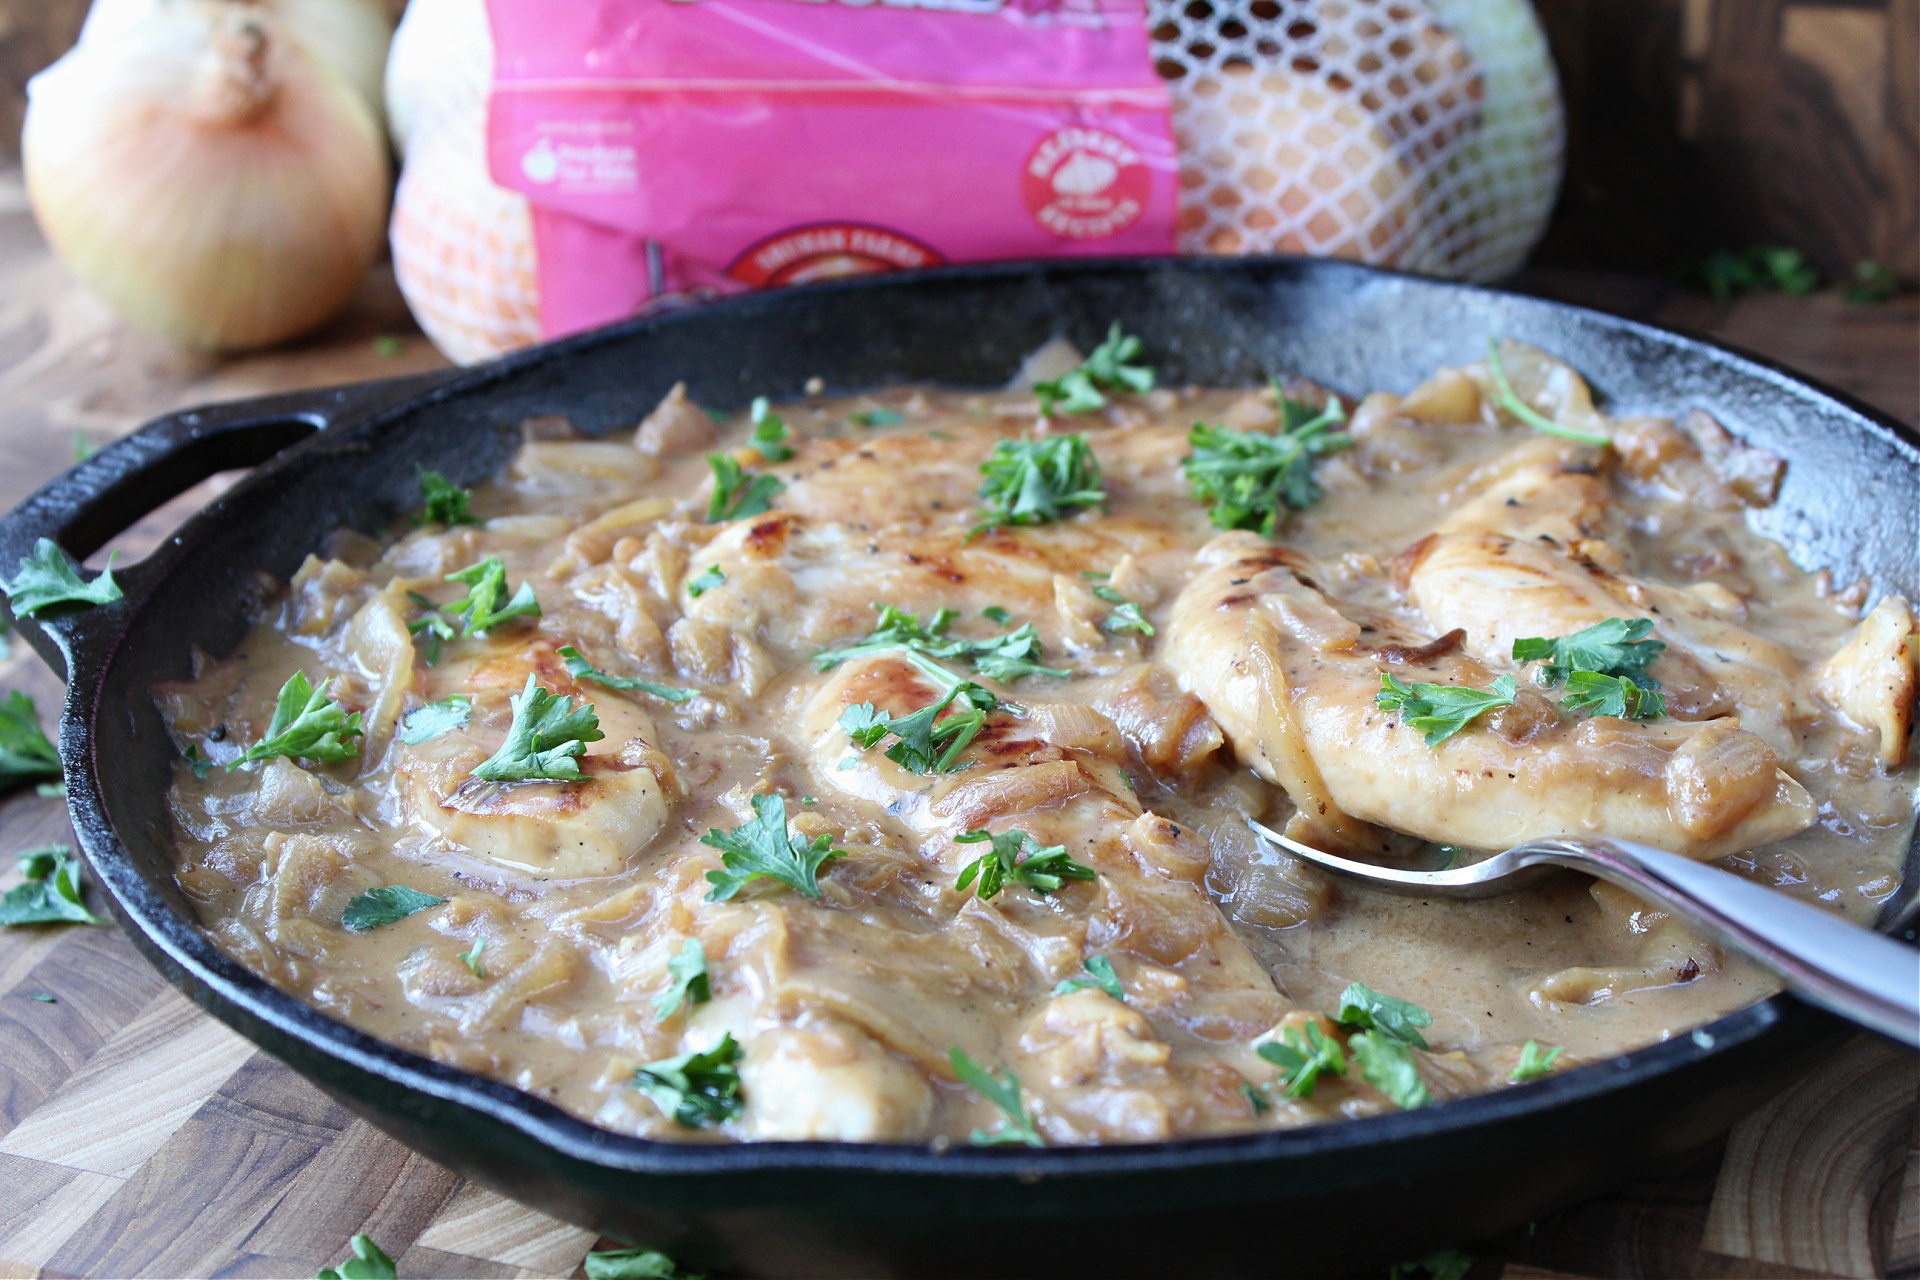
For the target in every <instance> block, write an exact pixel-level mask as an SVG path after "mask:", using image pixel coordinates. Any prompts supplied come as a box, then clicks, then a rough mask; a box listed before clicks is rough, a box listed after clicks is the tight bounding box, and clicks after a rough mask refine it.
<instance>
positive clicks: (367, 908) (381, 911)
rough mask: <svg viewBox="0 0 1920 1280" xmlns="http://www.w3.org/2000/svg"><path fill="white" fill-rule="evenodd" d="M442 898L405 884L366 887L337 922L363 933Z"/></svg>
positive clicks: (408, 914)
mask: <svg viewBox="0 0 1920 1280" xmlns="http://www.w3.org/2000/svg"><path fill="white" fill-rule="evenodd" d="M445 901H446V899H445V898H437V897H435V896H434V895H433V894H431V893H422V892H420V891H419V890H418V889H411V888H408V887H407V886H406V885H404V884H390V885H386V886H384V887H382V888H379V889H369V890H367V891H366V892H365V893H363V894H361V895H360V896H359V897H357V898H355V899H354V900H353V901H352V902H349V903H348V904H347V909H346V911H345V912H343V913H342V914H341V916H340V923H341V924H343V925H345V926H346V927H347V928H348V929H351V930H352V931H353V932H355V933H365V932H366V931H367V930H369V929H378V928H380V927H381V926H382V925H389V924H393V923H395V922H396V921H399V920H405V919H406V918H407V917H408V916H410V915H412V914H413V913H414V912H416V911H425V910H426V909H427V908H428V907H437V906H439V905H440V904H441V903H443V902H445ZM463 958H464V957H463Z"/></svg>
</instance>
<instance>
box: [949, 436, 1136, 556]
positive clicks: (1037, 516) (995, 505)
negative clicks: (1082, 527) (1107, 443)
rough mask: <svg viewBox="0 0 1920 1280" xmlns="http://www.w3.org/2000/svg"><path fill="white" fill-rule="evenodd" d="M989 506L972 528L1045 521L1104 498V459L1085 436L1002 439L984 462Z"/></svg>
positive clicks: (982, 489) (982, 468)
mask: <svg viewBox="0 0 1920 1280" xmlns="http://www.w3.org/2000/svg"><path fill="white" fill-rule="evenodd" d="M980 474H982V475H984V476H985V477H986V480H985V481H983V482H982V483H981V485H980V498H981V502H982V504H983V506H984V508H985V510H984V511H982V513H981V514H982V516H983V519H982V520H981V522H980V523H979V524H977V525H975V526H974V529H973V532H975V533H979V532H982V531H984V530H987V529H998V528H1002V527H1005V526H1010V525H1034V524H1047V523H1049V522H1051V521H1054V520H1060V519H1064V518H1065V517H1066V516H1068V515H1069V514H1071V513H1072V512H1074V511H1076V510H1078V509H1080V508H1081V507H1097V506H1100V505H1101V504H1102V503H1104V502H1106V500H1107V494H1106V490H1104V489H1102V488H1101V487H1100V462H1099V460H1098V459H1097V458H1095V457H1094V456H1093V446H1092V445H1090V444H1088V443H1087V438H1086V437H1085V436H1084V435H1073V436H1048V437H1046V438H1045V439H1042V440H1002V441H1000V443H998V444H996V445H995V446H994V447H993V454H992V456H991V457H989V458H988V459H987V460H986V461H985V462H983V463H981V464H980Z"/></svg>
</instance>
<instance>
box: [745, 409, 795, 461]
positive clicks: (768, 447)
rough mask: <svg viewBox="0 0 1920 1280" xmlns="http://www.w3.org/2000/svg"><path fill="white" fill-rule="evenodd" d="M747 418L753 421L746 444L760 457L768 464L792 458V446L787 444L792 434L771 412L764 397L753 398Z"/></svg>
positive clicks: (775, 414)
mask: <svg viewBox="0 0 1920 1280" xmlns="http://www.w3.org/2000/svg"><path fill="white" fill-rule="evenodd" d="M747 416H748V417H749V418H751V419H752V420H753V435H752V436H751V437H750V438H749V439H748V441H747V443H748V444H751V445H752V446H753V447H754V448H756V449H758V450H759V451H760V456H761V457H763V458H765V459H766V460H767V461H768V462H785V461H786V460H787V459H788V458H791V457H792V456H793V446H791V445H789V444H788V443H787V441H789V440H791V439H792V438H793V432H791V431H789V430H788V429H787V424H786V422H785V420H784V419H782V418H781V417H780V415H779V414H777V413H775V412H774V411H773V406H772V405H770V404H768V403H767V398H766V397H765V396H755V397H754V400H753V407H752V408H750V409H748V410H747Z"/></svg>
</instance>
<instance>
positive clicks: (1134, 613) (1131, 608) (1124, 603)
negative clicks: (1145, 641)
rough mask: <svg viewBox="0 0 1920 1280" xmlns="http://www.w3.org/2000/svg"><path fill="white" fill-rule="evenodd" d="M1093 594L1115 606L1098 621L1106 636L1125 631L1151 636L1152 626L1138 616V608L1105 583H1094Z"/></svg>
mask: <svg viewBox="0 0 1920 1280" xmlns="http://www.w3.org/2000/svg"><path fill="white" fill-rule="evenodd" d="M1093 594H1094V595H1095V596H1097V597H1099V598H1100V599H1102V600H1105V601H1106V602H1107V603H1108V604H1110V605H1114V606H1116V607H1115V609H1114V611H1113V612H1112V613H1110V614H1108V615H1107V616H1106V617H1104V618H1102V619H1100V629H1101V630H1102V631H1104V632H1106V633H1107V634H1108V635H1113V636H1117V635H1119V634H1121V633H1122V632H1125V631H1134V632H1138V633H1139V634H1141V635H1143V636H1150V635H1152V634H1153V624H1152V623H1151V622H1148V621H1147V620H1146V619H1145V618H1143V617H1141V616H1140V606H1139V605H1137V604H1135V603H1134V602H1133V601H1131V600H1129V599H1127V598H1126V597H1125V596H1123V595H1121V594H1120V593H1119V592H1118V591H1115V590H1114V589H1113V588H1112V587H1109V586H1107V585H1106V584H1105V583H1095V584H1094V586H1093Z"/></svg>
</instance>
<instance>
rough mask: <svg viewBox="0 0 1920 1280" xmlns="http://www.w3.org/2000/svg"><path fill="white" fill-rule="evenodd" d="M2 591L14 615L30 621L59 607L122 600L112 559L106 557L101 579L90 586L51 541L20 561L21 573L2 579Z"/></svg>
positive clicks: (44, 541)
mask: <svg viewBox="0 0 1920 1280" xmlns="http://www.w3.org/2000/svg"><path fill="white" fill-rule="evenodd" d="M0 591H4V592H6V593H7V604H8V605H9V606H10V607H11V608H12V609H13V611H14V613H16V614H19V615H22V616H24V617H28V618H37V617H39V616H40V613H41V611H42V610H44V609H48V608H51V607H52V606H54V605H56V604H87V605H93V604H112V603H113V602H114V601H115V600H118V599H120V598H121V591H120V585H119V584H118V583H116V582H115V581H114V580H113V556H108V557H107V567H106V569H105V570H104V571H102V573H101V574H100V576H99V577H97V578H95V579H94V580H93V581H92V582H87V581H84V580H83V579H82V578H81V577H80V575H79V574H78V573H76V572H74V568H73V562H72V561H71V560H69V559H67V554H66V552H64V551H62V550H61V549H60V548H59V547H57V546H55V545H54V543H53V539H52V538H42V539H40V540H39V541H38V542H36V543H34V544H33V554H32V555H28V556H22V557H21V558H20V572H18V573H16V574H14V575H13V577H11V578H0Z"/></svg>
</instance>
